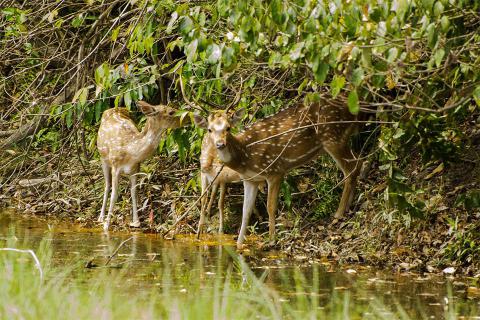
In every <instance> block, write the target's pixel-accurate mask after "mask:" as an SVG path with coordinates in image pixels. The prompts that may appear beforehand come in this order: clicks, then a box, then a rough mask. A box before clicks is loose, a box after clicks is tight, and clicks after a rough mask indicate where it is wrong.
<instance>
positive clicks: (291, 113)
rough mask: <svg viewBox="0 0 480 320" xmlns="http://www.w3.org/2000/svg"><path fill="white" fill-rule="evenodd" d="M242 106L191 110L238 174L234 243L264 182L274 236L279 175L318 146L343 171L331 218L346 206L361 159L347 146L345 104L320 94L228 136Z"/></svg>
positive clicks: (351, 120)
mask: <svg viewBox="0 0 480 320" xmlns="http://www.w3.org/2000/svg"><path fill="white" fill-rule="evenodd" d="M243 114H244V110H243V109H242V110H239V111H237V112H236V113H235V114H234V115H233V116H230V115H229V114H228V113H227V112H226V111H215V112H213V113H211V114H210V115H209V116H208V118H204V117H202V116H199V115H196V116H195V122H196V124H197V125H199V126H200V127H203V128H207V129H208V133H209V135H210V137H211V138H212V141H213V143H214V145H215V148H216V150H217V153H218V157H219V159H220V160H221V161H222V162H223V163H224V164H225V165H226V166H228V167H229V168H231V169H233V170H235V171H236V172H238V173H239V174H240V177H241V178H242V179H243V181H244V182H243V184H244V202H243V216H242V226H241V229H240V234H239V236H238V240H237V247H238V248H242V247H243V242H244V239H245V233H246V231H247V227H248V221H249V218H250V214H251V212H252V209H253V206H254V203H255V198H256V196H257V186H258V184H259V183H260V182H262V181H266V182H267V185H268V198H267V211H268V217H269V236H270V240H271V241H273V240H274V236H275V214H276V211H277V205H278V193H279V190H280V184H281V182H282V179H283V177H284V176H285V175H286V174H287V173H288V172H289V171H290V170H292V169H293V168H296V167H298V166H300V165H302V164H304V163H306V162H308V161H310V160H312V159H315V158H317V157H318V156H319V154H321V153H322V152H323V151H325V152H327V153H328V154H330V156H332V158H333V159H334V160H335V162H336V163H337V165H338V167H339V168H340V169H341V170H342V172H343V174H344V176H345V184H344V188H343V194H342V198H341V201H340V205H339V207H338V209H337V212H336V213H335V217H336V218H340V217H342V215H343V214H344V213H345V212H346V211H347V210H348V209H349V207H350V204H351V202H352V200H353V196H354V191H355V184H356V180H357V176H358V173H359V170H360V162H359V161H358V160H357V159H356V158H355V156H354V154H353V152H352V150H351V149H350V146H349V142H348V140H349V137H350V136H351V134H352V133H353V132H354V131H355V129H356V124H355V122H356V117H355V116H354V115H352V114H351V113H350V112H349V111H348V110H347V108H346V107H339V106H337V105H333V104H332V103H329V100H326V99H323V100H321V102H319V103H313V104H310V105H297V106H292V107H290V108H287V109H284V110H282V111H280V112H278V113H277V114H275V115H273V116H270V117H267V118H265V119H263V120H260V121H258V122H256V123H254V124H253V125H252V126H251V127H249V128H247V129H245V131H243V132H242V133H239V134H237V135H232V134H231V132H230V129H231V127H232V126H234V125H235V124H236V123H238V122H239V120H240V119H241V118H242V117H243Z"/></svg>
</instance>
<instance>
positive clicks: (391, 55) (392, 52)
mask: <svg viewBox="0 0 480 320" xmlns="http://www.w3.org/2000/svg"><path fill="white" fill-rule="evenodd" d="M397 56H398V49H397V48H395V47H393V48H390V49H389V50H388V53H387V61H388V62H390V63H392V62H393V61H395V59H397Z"/></svg>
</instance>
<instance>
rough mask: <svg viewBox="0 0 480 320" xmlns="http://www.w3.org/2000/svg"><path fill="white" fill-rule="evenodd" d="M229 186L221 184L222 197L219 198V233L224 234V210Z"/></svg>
mask: <svg viewBox="0 0 480 320" xmlns="http://www.w3.org/2000/svg"><path fill="white" fill-rule="evenodd" d="M226 192H227V185H226V184H225V183H224V182H222V183H220V196H219V197H218V233H223V209H224V207H225V193H226Z"/></svg>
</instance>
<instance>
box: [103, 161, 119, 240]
mask: <svg viewBox="0 0 480 320" xmlns="http://www.w3.org/2000/svg"><path fill="white" fill-rule="evenodd" d="M119 177H120V170H119V169H117V168H112V195H111V197H110V207H109V208H108V215H107V219H106V220H105V222H104V223H103V230H105V231H108V227H109V226H110V220H111V219H112V216H113V209H114V207H115V202H117V196H118V178H119Z"/></svg>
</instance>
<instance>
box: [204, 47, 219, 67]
mask: <svg viewBox="0 0 480 320" xmlns="http://www.w3.org/2000/svg"><path fill="white" fill-rule="evenodd" d="M206 54H207V57H208V58H207V61H208V63H211V64H215V63H217V62H218V60H220V58H221V57H222V49H220V46H219V45H218V44H215V43H213V44H211V45H209V46H208V47H207V52H206Z"/></svg>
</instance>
